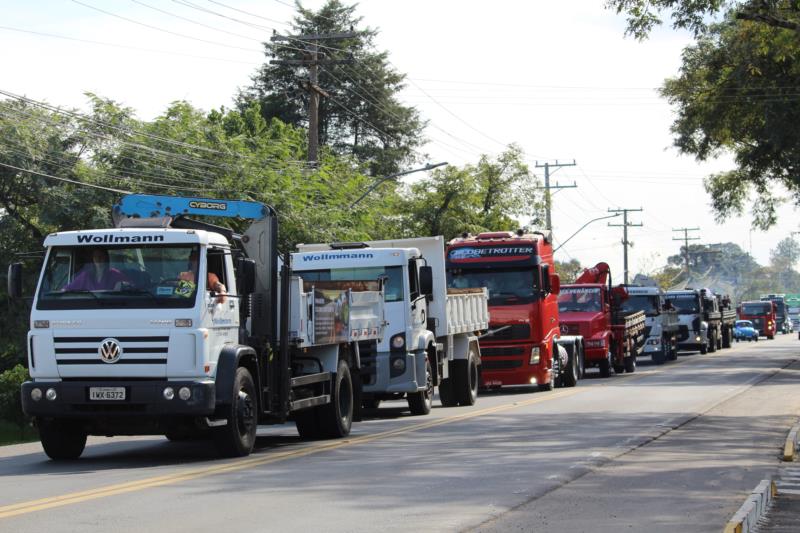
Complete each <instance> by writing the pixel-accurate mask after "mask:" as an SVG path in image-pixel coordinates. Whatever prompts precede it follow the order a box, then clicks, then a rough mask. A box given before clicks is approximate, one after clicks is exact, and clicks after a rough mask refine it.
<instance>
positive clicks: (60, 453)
mask: <svg viewBox="0 0 800 533" xmlns="http://www.w3.org/2000/svg"><path fill="white" fill-rule="evenodd" d="M38 427H39V439H40V440H41V442H42V448H44V453H46V454H47V456H48V457H49V458H50V459H53V460H54V461H66V460H70V459H77V458H78V457H80V456H81V454H82V453H83V449H84V448H85V447H86V432H85V431H84V430H83V429H82V428H80V427H75V426H74V425H71V424H70V423H68V421H66V420H48V419H43V420H39V422H38Z"/></svg>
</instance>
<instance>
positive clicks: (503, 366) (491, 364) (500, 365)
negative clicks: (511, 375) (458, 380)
mask: <svg viewBox="0 0 800 533" xmlns="http://www.w3.org/2000/svg"><path fill="white" fill-rule="evenodd" d="M521 366H522V361H520V360H516V361H502V360H501V361H493V360H489V361H481V368H482V369H483V370H510V369H512V368H519V367H521Z"/></svg>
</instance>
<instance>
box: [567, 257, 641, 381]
mask: <svg viewBox="0 0 800 533" xmlns="http://www.w3.org/2000/svg"><path fill="white" fill-rule="evenodd" d="M627 298H628V291H627V289H626V288H625V287H624V286H622V285H620V286H617V287H613V286H612V285H611V269H610V267H609V266H608V263H597V265H596V266H594V267H593V268H587V269H585V270H584V271H583V273H582V274H581V275H580V276H578V279H576V280H575V282H574V283H571V284H569V285H564V286H562V287H561V292H560V294H559V295H558V312H559V315H560V324H561V331H562V332H563V333H565V334H570V335H581V336H582V337H583V338H584V339H585V343H586V355H585V357H586V366H587V367H589V366H596V367H598V368H599V369H600V375H601V376H602V377H609V376H610V375H611V368H613V369H614V372H616V373H617V374H622V373H623V372H629V373H630V372H634V371H635V370H636V358H637V357H638V356H639V354H640V353H642V350H643V349H644V344H645V323H646V317H645V313H644V311H640V310H637V311H630V312H628V311H624V310H623V302H624V301H625V300H626V299H627Z"/></svg>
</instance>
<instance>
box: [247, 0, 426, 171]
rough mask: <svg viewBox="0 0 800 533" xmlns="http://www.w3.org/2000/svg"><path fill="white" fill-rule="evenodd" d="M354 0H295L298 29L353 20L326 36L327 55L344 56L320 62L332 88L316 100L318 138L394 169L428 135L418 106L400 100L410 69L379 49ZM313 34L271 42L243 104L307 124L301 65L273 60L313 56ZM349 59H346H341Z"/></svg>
mask: <svg viewBox="0 0 800 533" xmlns="http://www.w3.org/2000/svg"><path fill="white" fill-rule="evenodd" d="M355 10H356V6H355V5H350V6H348V5H345V4H343V3H342V2H340V1H339V0H328V1H327V2H326V3H325V4H324V5H323V6H322V7H321V8H320V9H319V10H318V11H312V10H309V9H305V8H303V7H302V5H300V3H299V2H298V3H297V12H298V16H297V17H296V18H295V20H294V23H293V28H292V30H293V34H294V35H301V36H302V35H312V34H336V33H343V32H349V31H351V29H353V28H355V29H354V31H355V33H356V34H357V36H356V37H353V38H347V39H337V40H335V41H321V42H320V53H322V54H323V55H324V58H325V59H329V60H336V61H342V63H338V64H323V65H322V66H320V68H319V81H318V84H319V86H320V87H321V88H322V89H323V90H324V91H326V92H327V93H329V95H330V96H329V97H327V98H326V97H322V98H321V99H320V105H319V140H320V144H321V145H324V146H327V147H328V148H329V149H330V150H332V151H333V152H334V153H336V154H340V155H343V154H347V155H352V156H354V157H355V158H356V159H357V160H358V161H361V162H363V163H365V164H366V165H367V167H368V169H369V173H370V174H371V175H373V176H383V175H388V174H393V173H395V172H397V171H399V170H400V169H401V167H403V166H404V165H407V164H409V163H411V162H414V161H415V160H416V155H415V150H416V149H417V148H418V147H419V146H421V145H422V144H423V142H424V140H423V138H422V130H423V128H424V123H423V121H422V120H421V119H420V117H419V114H418V112H417V110H416V109H414V108H413V107H406V106H404V105H402V104H401V103H400V102H399V101H398V99H397V94H398V92H399V91H400V90H401V89H403V87H404V79H405V75H404V74H401V73H399V72H397V71H396V70H395V69H394V68H392V67H391V66H390V64H389V60H388V53H387V52H379V51H376V50H374V48H373V44H374V39H375V36H376V35H377V34H378V32H377V30H375V29H372V28H369V27H360V26H361V22H362V19H361V18H360V17H358V16H356V14H355ZM307 45H308V41H301V40H297V39H290V40H288V41H287V40H282V41H278V42H273V43H268V44H266V45H265V46H266V56H267V58H268V60H269V61H268V62H267V63H265V64H264V65H263V66H261V67H260V68H259V70H258V72H257V73H256V74H255V75H254V76H253V78H252V85H250V86H249V87H247V88H245V89H243V90H241V91H240V94H239V96H238V102H239V106H240V107H247V106H249V105H250V104H251V103H253V102H258V103H260V104H261V110H262V113H263V116H264V118H265V119H267V120H269V119H271V118H279V119H280V120H281V121H283V122H285V123H287V124H291V125H293V126H298V127H299V126H302V127H305V126H306V125H307V111H306V110H307V108H308V93H307V91H306V90H305V88H303V87H302V86H301V85H300V83H301V80H303V79H305V77H306V73H305V68H306V67H304V66H299V65H287V64H284V63H271V61H274V60H278V61H286V60H289V61H296V60H299V59H308V57H309V55H308V51H307V50H306V47H307ZM344 61H349V63H344Z"/></svg>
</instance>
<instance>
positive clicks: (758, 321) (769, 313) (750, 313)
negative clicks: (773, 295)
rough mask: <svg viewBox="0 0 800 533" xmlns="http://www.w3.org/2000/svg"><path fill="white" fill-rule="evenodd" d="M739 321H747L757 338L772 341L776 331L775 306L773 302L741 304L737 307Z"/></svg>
mask: <svg viewBox="0 0 800 533" xmlns="http://www.w3.org/2000/svg"><path fill="white" fill-rule="evenodd" d="M738 311H739V320H749V321H751V322H752V323H753V328H754V329H755V330H756V331H758V334H759V336H762V337H766V338H768V339H774V338H775V333H776V332H777V331H778V319H777V316H776V306H775V302H773V301H769V300H768V301H751V302H742V303H741V305H740V306H739V309H738Z"/></svg>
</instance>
